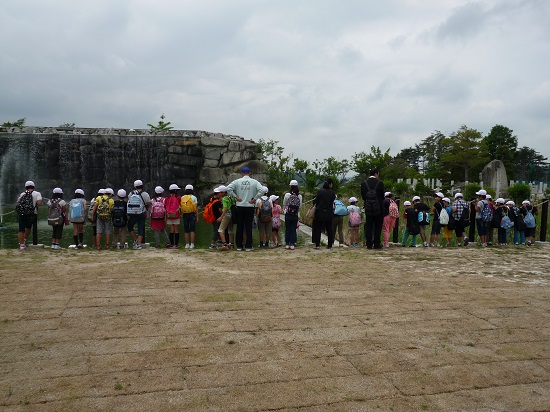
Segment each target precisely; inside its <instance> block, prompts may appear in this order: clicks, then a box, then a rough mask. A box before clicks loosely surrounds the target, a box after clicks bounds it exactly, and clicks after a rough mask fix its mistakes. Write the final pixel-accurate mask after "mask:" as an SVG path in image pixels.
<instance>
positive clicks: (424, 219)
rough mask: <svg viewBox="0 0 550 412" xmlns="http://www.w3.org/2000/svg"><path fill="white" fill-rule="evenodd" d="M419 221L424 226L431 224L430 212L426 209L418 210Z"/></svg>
mask: <svg viewBox="0 0 550 412" xmlns="http://www.w3.org/2000/svg"><path fill="white" fill-rule="evenodd" d="M418 223H419V224H420V225H422V226H426V225H429V224H430V213H429V212H426V211H425V210H419V211H418Z"/></svg>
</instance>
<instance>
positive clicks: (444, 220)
mask: <svg viewBox="0 0 550 412" xmlns="http://www.w3.org/2000/svg"><path fill="white" fill-rule="evenodd" d="M439 224H440V225H441V226H447V225H448V224H449V214H448V213H447V209H445V208H443V209H441V212H439Z"/></svg>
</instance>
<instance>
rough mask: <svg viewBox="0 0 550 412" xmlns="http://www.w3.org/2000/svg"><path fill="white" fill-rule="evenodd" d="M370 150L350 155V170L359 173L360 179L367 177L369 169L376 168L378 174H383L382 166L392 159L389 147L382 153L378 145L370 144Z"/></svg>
mask: <svg viewBox="0 0 550 412" xmlns="http://www.w3.org/2000/svg"><path fill="white" fill-rule="evenodd" d="M370 150H371V151H370V153H365V152H359V153H354V154H353V156H352V161H351V170H353V171H354V172H356V173H358V174H359V179H360V180H364V179H366V178H368V177H369V176H370V171H371V169H378V171H379V172H380V176H384V168H385V167H386V165H388V164H389V163H390V162H391V160H392V156H391V155H390V149H388V150H386V151H385V152H384V153H382V151H381V150H380V148H379V147H375V146H371V148H370Z"/></svg>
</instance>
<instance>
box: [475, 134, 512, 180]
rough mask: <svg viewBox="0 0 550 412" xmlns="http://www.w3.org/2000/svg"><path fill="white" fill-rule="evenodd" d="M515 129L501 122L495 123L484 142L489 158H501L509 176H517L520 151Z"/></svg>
mask: <svg viewBox="0 0 550 412" xmlns="http://www.w3.org/2000/svg"><path fill="white" fill-rule="evenodd" d="M513 133H514V131H513V130H511V129H509V128H508V127H506V126H502V125H500V124H497V125H494V126H493V127H492V128H491V131H490V132H489V134H488V135H487V136H485V137H484V138H483V143H484V145H485V149H486V151H487V156H488V158H489V160H500V161H502V163H503V164H504V167H505V168H506V173H507V175H508V177H510V178H512V179H514V178H515V176H516V157H517V152H518V138H517V137H516V136H514V134H513Z"/></svg>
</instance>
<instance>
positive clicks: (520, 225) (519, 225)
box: [512, 206, 527, 231]
mask: <svg viewBox="0 0 550 412" xmlns="http://www.w3.org/2000/svg"><path fill="white" fill-rule="evenodd" d="M512 214H513V216H514V222H515V224H514V226H515V227H516V229H517V230H519V231H523V230H525V229H527V225H526V224H525V222H524V220H523V218H522V217H521V211H520V210H519V207H517V206H514V208H513V209H512Z"/></svg>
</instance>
